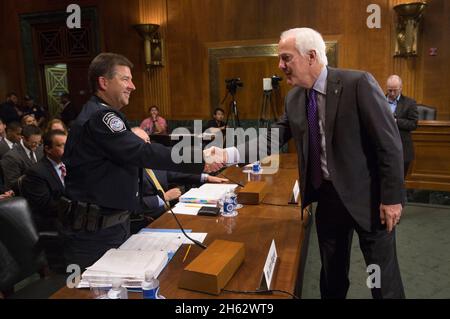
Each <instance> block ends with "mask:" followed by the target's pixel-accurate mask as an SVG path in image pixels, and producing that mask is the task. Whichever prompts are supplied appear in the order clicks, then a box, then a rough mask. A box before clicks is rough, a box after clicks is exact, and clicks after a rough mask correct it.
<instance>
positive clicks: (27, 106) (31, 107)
mask: <svg viewBox="0 0 450 319" xmlns="http://www.w3.org/2000/svg"><path fill="white" fill-rule="evenodd" d="M23 101H24V105H23V115H26V114H31V115H33V117H34V118H35V120H36V125H37V126H39V127H42V125H43V124H44V122H45V121H46V119H47V117H48V114H47V111H46V110H45V109H44V108H43V107H42V106H39V105H37V104H36V103H34V99H33V97H32V96H30V95H25V96H24V98H23Z"/></svg>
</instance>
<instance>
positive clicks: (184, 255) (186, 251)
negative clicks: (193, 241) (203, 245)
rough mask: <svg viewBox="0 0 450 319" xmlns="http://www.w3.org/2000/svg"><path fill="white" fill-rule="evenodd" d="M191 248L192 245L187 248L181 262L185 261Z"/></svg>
mask: <svg viewBox="0 0 450 319" xmlns="http://www.w3.org/2000/svg"><path fill="white" fill-rule="evenodd" d="M191 246H192V245H189V247H188V249H187V251H186V254H185V255H184V258H183V262H184V261H185V260H186V257H187V255H188V254H189V251H190V250H191Z"/></svg>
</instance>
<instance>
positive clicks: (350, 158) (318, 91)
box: [210, 28, 404, 298]
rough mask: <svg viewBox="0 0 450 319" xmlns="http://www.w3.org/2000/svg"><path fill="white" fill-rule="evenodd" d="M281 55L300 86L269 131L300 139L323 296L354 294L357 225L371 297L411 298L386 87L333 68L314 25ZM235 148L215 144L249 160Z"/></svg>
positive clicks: (399, 171)
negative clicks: (400, 243) (399, 239)
mask: <svg viewBox="0 0 450 319" xmlns="http://www.w3.org/2000/svg"><path fill="white" fill-rule="evenodd" d="M278 54H279V67H280V69H281V70H282V71H283V72H284V73H285V75H286V78H287V82H288V83H289V84H290V85H293V86H295V88H294V89H292V90H291V91H290V92H289V93H288V95H287V97H286V99H285V113H284V114H283V116H282V117H281V118H280V120H279V122H278V123H277V124H276V125H275V127H274V131H272V132H271V135H270V137H271V138H272V139H273V138H278V142H279V146H282V145H284V144H285V143H286V142H287V141H288V140H289V139H290V138H291V137H292V138H294V140H295V144H296V149H297V152H298V166H299V171H300V173H301V175H300V190H301V199H302V209H303V208H305V207H307V206H308V205H310V204H311V203H312V202H318V205H317V209H316V226H317V234H318V241H319V248H320V256H321V261H322V268H321V274H320V291H321V295H322V298H345V297H346V295H347V291H348V287H349V280H348V272H349V265H350V250H351V242H352V237H353V232H354V230H356V232H357V233H358V236H359V242H360V247H361V250H362V253H363V255H364V259H365V261H366V263H367V265H368V266H370V267H368V270H370V271H371V272H372V271H373V273H371V277H370V278H369V280H370V282H369V284H370V285H369V284H368V286H370V287H369V288H371V292H372V296H373V297H374V298H404V291H403V284H402V281H401V276H400V270H399V266H398V262H397V255H396V244H395V226H396V224H398V222H399V220H400V215H401V211H402V204H401V201H402V187H403V156H402V146H401V140H400V136H399V133H398V129H397V126H396V124H395V121H394V117H393V116H392V114H391V113H390V112H389V109H388V106H387V104H388V103H387V101H386V98H385V96H384V94H383V91H382V90H381V89H380V87H379V85H378V83H377V82H376V80H375V79H374V78H373V77H372V75H370V74H369V73H367V72H360V71H351V70H343V69H335V68H331V67H327V63H328V62H327V57H326V48H325V43H324V41H323V39H322V36H321V35H320V34H319V33H318V32H316V31H314V30H312V29H309V28H298V29H292V30H288V31H286V32H284V33H283V34H282V35H281V39H280V42H279V47H278ZM267 144H268V145H270V144H271V143H267ZM241 150H242V148H241ZM236 153H237V152H236V149H235V150H234V152H233V150H230V149H225V151H223V150H220V149H217V148H214V149H212V150H211V154H210V155H211V156H217V157H219V158H222V162H234V161H236V160H240V161H241V162H243V161H244V160H241V159H242V158H243V157H244V158H245V161H247V160H248V158H247V155H248V154H243V152H242V154H239V153H238V154H236ZM373 269H375V270H373ZM369 280H368V281H369ZM380 283H381V284H380Z"/></svg>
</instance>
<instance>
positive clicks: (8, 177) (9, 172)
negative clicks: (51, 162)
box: [1, 125, 43, 195]
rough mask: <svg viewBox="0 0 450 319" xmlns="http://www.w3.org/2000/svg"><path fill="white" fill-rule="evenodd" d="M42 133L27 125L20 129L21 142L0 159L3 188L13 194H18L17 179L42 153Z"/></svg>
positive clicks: (33, 126)
mask: <svg viewBox="0 0 450 319" xmlns="http://www.w3.org/2000/svg"><path fill="white" fill-rule="evenodd" d="M41 140H42V132H41V130H40V129H39V127H37V126H35V125H27V126H25V127H24V128H23V129H22V140H21V141H20V143H18V144H17V145H15V146H14V147H13V149H12V150H10V151H9V152H7V153H6V154H5V155H4V156H3V157H2V159H1V165H2V170H3V176H4V181H5V186H6V188H7V189H12V190H13V191H14V193H15V194H17V195H18V194H20V190H19V183H20V180H19V178H20V177H21V176H22V175H23V174H24V173H25V171H26V170H27V168H29V167H31V166H32V165H33V164H35V163H37V161H39V160H40V159H41V158H42V157H43V152H42V148H41V147H40V144H41Z"/></svg>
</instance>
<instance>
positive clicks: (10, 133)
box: [0, 122, 22, 159]
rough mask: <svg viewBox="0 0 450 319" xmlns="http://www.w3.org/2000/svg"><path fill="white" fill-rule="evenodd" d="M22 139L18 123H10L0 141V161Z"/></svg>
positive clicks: (20, 127)
mask: <svg viewBox="0 0 450 319" xmlns="http://www.w3.org/2000/svg"><path fill="white" fill-rule="evenodd" d="M21 138H22V126H21V125H20V123H19V122H11V123H9V124H8V125H7V126H6V136H5V137H4V138H2V140H1V141H0V159H1V158H2V157H3V155H5V154H6V152H8V151H9V150H12V148H13V147H14V145H15V144H18V143H20V140H21Z"/></svg>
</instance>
